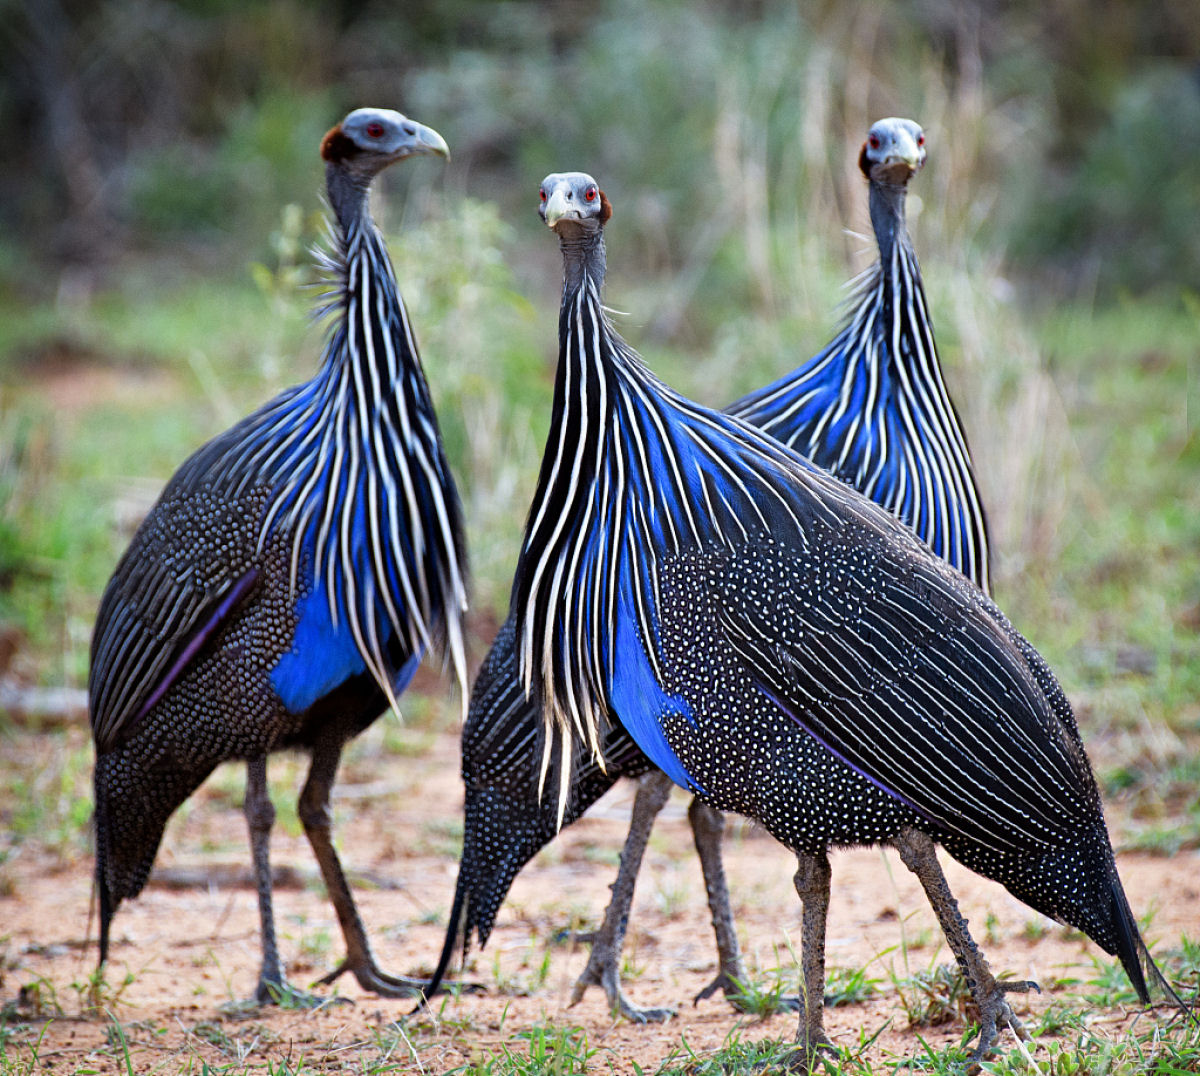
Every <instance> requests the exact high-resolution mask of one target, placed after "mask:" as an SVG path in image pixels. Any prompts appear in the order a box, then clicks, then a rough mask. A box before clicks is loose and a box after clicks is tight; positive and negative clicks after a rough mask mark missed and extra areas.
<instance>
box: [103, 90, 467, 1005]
mask: <svg viewBox="0 0 1200 1076" xmlns="http://www.w3.org/2000/svg"><path fill="white" fill-rule="evenodd" d="M427 154H433V155H436V156H440V157H445V156H447V149H446V143H445V141H444V140H443V139H442V137H441V136H440V135H439V134H438V133H437V132H436V131H433V130H431V129H430V128H428V127H424V126H422V125H421V124H419V123H415V122H413V121H412V120H409V119H407V118H405V117H404V116H402V115H400V114H399V113H397V112H393V111H390V110H386V109H374V108H364V109H358V110H356V111H354V112H351V113H350V114H349V115H348V116H346V118H345V119H344V120H343V121H342V122H341V123H340V124H339V125H338V126H336V127H334V128H333V129H332V130H331V131H330V132H329V133H328V134H327V135H326V136H325V138H324V141H323V142H322V144H321V155H322V157H323V158H324V160H325V169H326V182H327V188H328V197H329V203H330V206H331V208H332V209H333V212H334V214H335V216H336V228H335V230H334V233H333V237H334V242H335V250H334V254H333V257H332V259H331V264H330V265H329V267H328V268H329V269H330V270H331V271H332V273H333V274H334V277H335V290H334V294H333V295H332V296H331V298H332V300H333V301H332V303H331V309H332V311H333V312H334V315H335V317H334V321H333V323H332V326H331V332H330V336H329V339H328V343H327V344H326V347H325V351H324V356H323V359H322V363H321V367H320V370H319V371H318V373H317V374H316V376H315V377H314V378H313V379H312V380H311V381H307V382H305V383H303V384H301V385H298V386H296V387H294V388H292V389H289V390H287V391H285V392H283V393H282V394H281V395H279V396H277V397H276V398H275V399H273V400H271V401H270V402H269V403H267V404H265V405H264V406H263V407H261V408H259V409H258V410H257V411H255V412H254V413H253V414H252V415H250V416H249V417H247V418H245V419H243V420H242V421H241V422H239V423H238V424H237V425H236V426H234V427H233V428H232V429H230V430H228V431H226V432H225V433H223V434H221V435H219V436H218V437H216V438H214V439H213V440H212V441H210V442H209V443H208V444H206V445H204V446H203V447H202V448H200V449H199V450H198V451H196V452H195V454H193V455H192V457H191V458H190V459H188V460H187V462H185V463H184V464H183V466H182V467H180V469H179V470H178V471H177V472H176V473H175V475H174V477H173V478H172V479H171V480H170V482H169V483H168V484H167V487H166V489H165V490H164V492H163V494H162V496H161V497H160V499H159V501H158V503H157V504H156V505H155V506H154V508H153V509H152V510H151V511H150V513H149V515H148V516H147V518H146V519H145V521H144V522H143V523H142V525H141V526H140V528H139V529H138V531H137V533H136V535H135V536H134V538H133V541H132V542H131V544H130V546H129V549H128V550H127V551H126V553H125V555H124V556H123V557H122V558H121V561H120V563H119V564H118V565H117V568H116V571H115V572H114V574H113V577H112V579H111V580H110V582H109V584H108V587H107V589H106V590H105V592H104V597H103V599H102V601H101V604H100V611H99V615H98V618H97V621H96V628H95V633H94V636H93V639H92V652H91V658H92V661H91V673H90V679H89V685H88V686H89V696H90V703H91V722H92V730H93V734H94V738H95V743H96V771H95V796H96V882H97V886H98V889H99V895H100V959H101V962H102V963H103V961H104V960H105V959H106V958H107V956H108V951H109V940H110V927H111V922H112V917H113V915H114V913H115V912H116V910H117V907H118V906H119V904H120V903H121V901H122V900H125V899H127V898H130V897H135V896H137V894H138V893H139V892H140V891H141V889H142V887H143V886H144V885H145V883H146V879H147V876H148V875H149V873H150V868H151V865H152V863H153V861H154V857H155V854H156V852H157V850H158V846H159V842H160V841H161V838H162V834H163V829H164V826H165V825H166V822H167V819H168V818H169V817H170V815H171V813H172V812H173V811H174V810H175V808H176V807H178V806H179V805H180V804H181V803H183V801H184V800H185V799H187V798H188V796H190V795H191V793H192V792H193V791H194V790H195V789H196V788H197V787H198V786H199V785H200V783H201V782H202V781H203V780H204V779H205V778H206V777H207V776H208V775H209V773H210V772H211V771H212V770H213V769H214V767H216V765H217V764H218V763H220V762H223V761H225V760H227V759H245V760H247V763H248V777H247V785H246V802H245V812H246V818H247V821H248V824H249V830H250V844H251V848H252V852H253V860H254V873H255V879H256V882H257V887H258V895H259V904H260V911H261V918H262V970H261V973H260V975H259V980H258V986H257V990H256V995H255V996H256V998H257V999H258V1000H259V1001H262V1002H266V1001H270V1000H271V999H272V997H274V996H276V995H277V994H278V993H279V991H281V990H283V989H284V988H285V986H286V983H285V979H284V974H283V966H282V963H281V960H280V956H279V951H278V948H277V945H276V939H275V930H274V920H273V915H272V910H271V873H270V866H269V863H268V845H269V840H270V829H271V825H272V822H273V819H274V808H273V807H272V805H271V800H270V798H269V796H268V792H267V783H266V759H267V755H268V754H269V753H270V752H272V751H278V750H282V749H288V748H295V749H303V750H307V751H309V752H311V755H312V765H311V769H310V771H309V775H308V779H307V781H306V783H305V785H304V790H303V792H302V793H301V796H300V804H299V813H300V818H301V820H302V821H303V824H304V829H305V832H306V834H307V836H308V838H309V841H310V842H311V844H312V848H313V852H314V854H315V855H316V858H317V862H318V864H319V865H320V868H321V873H322V876H323V877H324V880H325V884H326V886H327V888H328V891H329V895H330V898H331V900H332V902H333V905H334V908H335V909H336V911H337V915H338V919H339V921H340V923H341V928H342V932H343V934H344V936H345V941H346V947H347V956H346V959H345V960H344V961H343V962H342V963H341V964H340V965H339V966H338V968H337V969H336V970H335V971H333V972H332V973H331V974H329V975H327V976H326V977H325V978H324V979H323V980H321V981H322V982H323V983H329V982H332V981H333V980H334V979H335V978H337V977H338V976H339V975H341V974H342V973H343V972H346V971H351V972H353V973H354V975H355V977H356V978H357V979H358V982H359V984H360V985H361V986H362V987H363V988H364V989H367V990H372V991H375V992H377V993H380V994H385V995H394V996H400V995H402V994H405V993H408V992H410V991H411V990H412V989H413V988H414V987H419V986H420V985H422V984H421V983H420V982H419V981H413V980H408V979H405V978H402V977H396V976H391V975H387V974H385V973H384V972H382V971H381V970H380V969H379V968H378V967H377V966H376V964H375V961H374V958H373V957H372V954H371V950H370V947H369V945H368V942H367V937H366V933H365V931H364V929H363V926H362V922H361V920H360V919H359V916H358V912H357V910H356V909H355V905H354V900H353V898H352V897H351V894H350V889H349V887H348V885H347V883H346V879H345V876H344V874H343V872H342V868H341V865H340V863H339V861H338V856H337V853H336V851H335V850H334V846H333V842H332V840H331V835H330V829H331V823H330V813H329V795H330V789H331V787H332V785H333V782H334V778H335V775H336V772H337V767H338V761H339V758H340V755H341V751H342V747H343V745H344V744H345V743H346V741H348V740H349V739H351V738H352V737H353V736H355V735H357V734H358V733H359V732H361V731H363V730H364V729H365V728H367V726H369V725H370V724H371V723H372V722H373V721H374V720H375V719H376V718H377V717H378V716H379V715H380V714H381V713H382V712H383V711H384V710H385V709H386V708H387V706H388V704H389V702H390V703H392V704H393V705H394V704H395V700H396V697H397V696H398V695H399V694H400V693H401V692H402V691H403V690H404V688H405V687H406V686H407V684H408V682H409V681H410V679H411V678H412V676H413V674H414V672H415V671H416V667H417V664H418V663H419V661H420V659H421V656H422V655H423V654H424V653H426V652H427V651H434V652H438V653H442V654H444V655H446V656H447V657H448V659H449V661H450V662H451V664H452V665H453V667H454V670H455V672H456V674H457V678H458V682H459V685H460V687H462V688H463V689H464V691H465V661H464V655H463V636H462V615H463V611H464V609H465V607H466V590H465V545H464V537H463V534H464V532H463V524H462V518H461V510H460V507H459V501H458V495H457V493H456V491H455V487H454V482H453V479H452V477H451V474H450V470H449V467H448V466H447V463H446V459H445V457H444V455H443V451H442V444H441V436H440V434H439V431H438V425H437V419H436V416H435V415H434V410H433V403H432V400H431V399H430V395H429V388H428V386H427V384H426V382H425V376H424V373H423V371H422V368H421V363H420V359H419V357H418V355H417V345H416V339H415V337H414V336H413V331H412V327H411V326H410V324H409V320H408V315H407V313H406V311H405V308H404V304H403V302H402V300H401V298H400V295H399V293H398V292H397V289H396V280H395V275H394V273H393V270H392V265H391V262H390V260H389V258H388V254H387V250H386V247H385V245H384V241H383V237H382V235H381V234H380V233H379V231H378V229H377V228H376V227H375V224H374V222H373V221H372V219H371V215H370V211H369V208H368V199H367V195H368V190H369V188H370V186H371V182H372V180H373V179H374V178H375V176H376V175H378V173H379V172H381V171H382V170H383V169H385V168H386V167H388V166H389V165H391V164H393V163H395V162H396V161H399V160H403V159H405V158H407V157H412V156H417V155H427Z"/></svg>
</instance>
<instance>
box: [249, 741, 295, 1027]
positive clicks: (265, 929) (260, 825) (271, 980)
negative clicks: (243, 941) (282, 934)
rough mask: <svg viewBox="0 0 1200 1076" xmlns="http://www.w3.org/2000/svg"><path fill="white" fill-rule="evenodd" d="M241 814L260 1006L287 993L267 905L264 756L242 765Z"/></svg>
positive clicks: (270, 816)
mask: <svg viewBox="0 0 1200 1076" xmlns="http://www.w3.org/2000/svg"><path fill="white" fill-rule="evenodd" d="M242 811H243V813H244V814H245V816H246V825H247V827H248V828H249V830H250V854H251V857H252V858H253V860H254V885H255V888H256V889H257V890H258V915H259V920H260V921H261V924H262V970H261V971H260V972H259V975H258V986H257V987H256V988H255V990H254V999H253V1000H254V1001H255V1002H257V1003H258V1004H260V1005H269V1004H271V1003H272V1002H274V1001H277V1000H278V998H279V996H280V994H281V993H282V992H284V991H286V990H287V984H286V982H285V981H284V978H283V964H282V962H281V961H280V959H279V945H278V943H277V941H276V939H275V913H274V910H273V908H272V902H271V855H270V847H271V827H272V826H273V825H274V824H275V805H274V804H273V803H272V802H271V797H270V795H269V794H268V791H267V756H266V755H258V756H257V757H255V758H252V759H249V760H248V761H247V763H246V798H245V800H244V801H243V803H242Z"/></svg>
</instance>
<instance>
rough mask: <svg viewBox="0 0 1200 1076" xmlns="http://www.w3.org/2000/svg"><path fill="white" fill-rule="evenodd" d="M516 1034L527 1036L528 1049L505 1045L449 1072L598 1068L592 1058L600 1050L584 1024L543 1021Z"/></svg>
mask: <svg viewBox="0 0 1200 1076" xmlns="http://www.w3.org/2000/svg"><path fill="white" fill-rule="evenodd" d="M515 1038H518V1039H524V1040H525V1043H526V1047H525V1049H523V1050H522V1049H518V1048H515V1047H513V1046H508V1045H505V1046H501V1047H500V1053H499V1054H492V1055H490V1056H489V1057H487V1058H485V1059H483V1060H480V1061H472V1062H470V1063H468V1064H466V1065H463V1066H460V1067H459V1068H456V1069H451V1070H450V1072H448V1073H446V1076H456V1074H457V1076H500V1074H501V1073H503V1074H504V1076H585V1074H586V1073H588V1072H591V1071H594V1070H593V1069H592V1068H590V1067H589V1062H591V1061H592V1059H593V1058H594V1057H595V1056H596V1055H597V1054H598V1053H599V1052H600V1051H599V1049H598V1048H597V1047H593V1046H589V1045H588V1039H587V1032H586V1031H585V1030H584V1029H583V1028H581V1027H560V1028H554V1027H546V1026H543V1025H539V1026H537V1027H534V1028H531V1029H530V1030H528V1031H522V1032H520V1033H519V1034H518V1035H516V1036H515Z"/></svg>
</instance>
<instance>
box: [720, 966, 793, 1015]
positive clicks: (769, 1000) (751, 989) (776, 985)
mask: <svg viewBox="0 0 1200 1076" xmlns="http://www.w3.org/2000/svg"><path fill="white" fill-rule="evenodd" d="M776 970H777V971H778V970H779V969H776ZM734 984H735V985H736V987H737V992H736V993H734V994H728V995H726V997H727V999H728V1001H729V1003H730V1004H731V1005H732V1006H733V1007H734V1008H735V1009H737V1010H738V1012H742V1013H745V1014H746V1015H747V1016H757V1017H758V1018H759V1019H761V1020H765V1019H766V1018H767V1017H768V1016H774V1015H775V1014H776V1013H777V1012H779V1011H780V1010H781V1009H782V1008H783V1007H784V997H785V996H786V994H787V986H788V984H787V983H786V982H785V981H784V978H783V976H782V975H774V976H771V975H768V976H767V977H766V978H762V979H756V978H753V977H750V976H747V977H746V978H745V979H736V980H734Z"/></svg>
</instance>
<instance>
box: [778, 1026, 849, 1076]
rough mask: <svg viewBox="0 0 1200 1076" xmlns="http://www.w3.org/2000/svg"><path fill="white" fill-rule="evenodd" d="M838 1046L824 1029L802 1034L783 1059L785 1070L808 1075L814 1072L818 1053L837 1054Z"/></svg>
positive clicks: (804, 1075)
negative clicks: (831, 1040)
mask: <svg viewBox="0 0 1200 1076" xmlns="http://www.w3.org/2000/svg"><path fill="white" fill-rule="evenodd" d="M836 1053H837V1047H836V1046H834V1045H833V1043H832V1042H830V1041H829V1037H828V1036H827V1035H826V1034H825V1032H824V1031H817V1032H810V1033H808V1034H805V1035H801V1037H800V1038H798V1039H797V1040H796V1045H795V1046H794V1047H792V1049H791V1050H790V1051H789V1052H788V1054H787V1056H786V1057H785V1058H784V1059H783V1065H784V1071H785V1072H794V1073H800V1074H803V1076H808V1074H809V1073H810V1072H812V1069H813V1065H814V1064H815V1063H816V1060H817V1055H818V1054H830V1055H833V1054H836Z"/></svg>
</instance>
